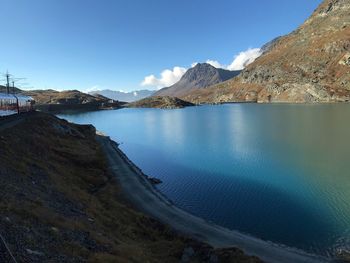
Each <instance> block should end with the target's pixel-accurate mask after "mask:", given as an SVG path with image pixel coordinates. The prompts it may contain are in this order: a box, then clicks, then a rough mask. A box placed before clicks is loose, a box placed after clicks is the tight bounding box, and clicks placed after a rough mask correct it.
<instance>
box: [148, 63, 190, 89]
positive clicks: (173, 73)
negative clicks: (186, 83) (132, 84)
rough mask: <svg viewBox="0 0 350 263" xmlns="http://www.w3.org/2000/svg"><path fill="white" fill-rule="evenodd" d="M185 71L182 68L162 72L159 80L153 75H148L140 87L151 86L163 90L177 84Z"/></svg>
mask: <svg viewBox="0 0 350 263" xmlns="http://www.w3.org/2000/svg"><path fill="white" fill-rule="evenodd" d="M186 70H187V69H185V68H183V67H174V68H173V69H172V70H170V69H166V70H163V71H162V73H161V74H160V78H157V77H156V76H154V75H149V76H146V77H145V78H144V80H143V81H142V82H141V86H153V87H156V88H163V87H168V86H171V85H173V84H174V83H176V82H178V81H179V80H180V78H181V77H182V75H183V74H185V72H186Z"/></svg>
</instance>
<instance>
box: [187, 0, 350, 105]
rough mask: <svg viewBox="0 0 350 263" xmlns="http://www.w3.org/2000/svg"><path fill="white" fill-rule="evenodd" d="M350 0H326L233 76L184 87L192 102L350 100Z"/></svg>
mask: <svg viewBox="0 0 350 263" xmlns="http://www.w3.org/2000/svg"><path fill="white" fill-rule="evenodd" d="M349 14H350V1H349V0H325V1H323V2H322V3H321V5H320V6H319V7H318V8H317V9H316V10H315V11H314V13H313V14H312V15H311V16H310V18H309V19H307V20H306V21H305V23H304V24H303V25H301V26H300V27H299V28H297V29H296V30H294V31H293V32H292V33H290V34H289V35H286V36H283V37H279V38H277V39H275V40H273V41H272V42H269V43H268V44H267V45H265V46H264V47H263V55H262V56H260V57H259V58H257V59H256V60H255V61H254V62H253V63H251V64H250V65H249V66H247V67H246V68H245V69H244V70H243V71H242V73H241V74H240V75H239V76H237V77H236V78H233V79H231V80H228V81H225V82H222V83H219V84H216V85H214V86H211V87H208V88H206V89H198V90H195V91H190V92H187V93H186V94H184V93H182V94H181V95H182V96H181V98H182V99H185V100H188V101H191V102H194V103H220V102H234V101H257V102H302V103H304V102H307V103H313V102H345V101H349V100H350V16H349Z"/></svg>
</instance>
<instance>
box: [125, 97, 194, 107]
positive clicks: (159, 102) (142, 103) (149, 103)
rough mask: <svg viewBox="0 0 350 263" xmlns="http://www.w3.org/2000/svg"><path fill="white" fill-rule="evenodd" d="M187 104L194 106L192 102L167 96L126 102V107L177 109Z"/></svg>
mask: <svg viewBox="0 0 350 263" xmlns="http://www.w3.org/2000/svg"><path fill="white" fill-rule="evenodd" d="M188 106H194V104H193V103H191V102H188V101H184V100H181V99H179V98H176V97H169V96H156V97H149V98H145V99H142V100H139V101H136V102H132V103H129V104H128V107H130V108H160V109H179V108H184V107H188Z"/></svg>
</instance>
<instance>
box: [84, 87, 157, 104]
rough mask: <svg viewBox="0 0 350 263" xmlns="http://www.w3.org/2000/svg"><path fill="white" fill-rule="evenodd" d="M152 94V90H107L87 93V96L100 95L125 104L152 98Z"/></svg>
mask: <svg viewBox="0 0 350 263" xmlns="http://www.w3.org/2000/svg"><path fill="white" fill-rule="evenodd" d="M153 93H154V91H153V90H135V91H131V92H123V91H117V90H109V89H105V90H97V91H93V92H89V94H91V95H96V94H100V95H102V96H104V97H107V98H109V99H113V100H118V101H125V102H134V101H137V100H141V99H144V98H147V97H149V96H152V95H153Z"/></svg>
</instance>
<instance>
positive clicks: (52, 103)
mask: <svg viewBox="0 0 350 263" xmlns="http://www.w3.org/2000/svg"><path fill="white" fill-rule="evenodd" d="M13 90H14V92H15V93H16V94H24V95H27V96H30V97H32V98H33V99H34V100H35V106H34V107H35V109H37V110H40V111H44V112H52V113H59V112H64V111H89V110H98V109H109V108H121V107H123V106H124V105H125V102H122V101H113V100H111V99H109V98H107V97H104V96H102V95H100V94H96V95H90V94H86V93H83V92H80V91H78V90H65V91H56V90H51V89H49V90H21V89H18V88H14V89H12V88H11V89H10V93H13ZM0 92H6V87H4V86H0Z"/></svg>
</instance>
